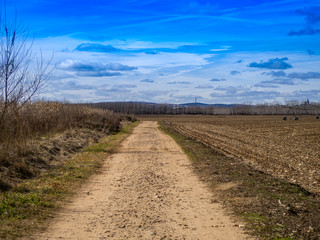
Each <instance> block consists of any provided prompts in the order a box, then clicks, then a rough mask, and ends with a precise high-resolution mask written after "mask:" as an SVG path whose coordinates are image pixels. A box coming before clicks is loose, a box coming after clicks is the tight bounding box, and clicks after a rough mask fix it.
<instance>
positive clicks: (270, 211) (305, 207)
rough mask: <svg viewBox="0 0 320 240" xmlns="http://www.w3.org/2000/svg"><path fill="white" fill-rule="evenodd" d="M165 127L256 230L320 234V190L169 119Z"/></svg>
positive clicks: (265, 235)
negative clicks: (275, 173) (231, 153)
mask: <svg viewBox="0 0 320 240" xmlns="http://www.w3.org/2000/svg"><path fill="white" fill-rule="evenodd" d="M160 126H161V129H162V130H163V131H164V132H165V133H167V134H168V135H170V136H171V137H172V138H173V139H174V140H175V141H176V142H177V143H178V144H179V145H180V146H181V148H182V149H183V150H184V152H185V153H186V154H187V155H188V156H189V158H190V159H191V161H192V164H193V167H194V171H195V172H196V173H197V174H198V176H199V177H200V179H201V180H203V181H205V182H207V183H208V184H209V186H210V187H211V190H212V191H213V193H214V195H215V198H216V199H218V201H219V202H221V203H222V204H223V205H224V206H226V207H227V208H229V209H230V210H232V212H234V213H235V214H236V215H237V216H238V217H241V218H242V219H243V220H244V221H245V222H246V224H245V226H246V230H248V231H249V232H250V233H251V234H252V235H254V236H256V237H258V238H260V239H273V240H280V239H282V240H284V239H286V240H290V239H291V240H293V239H314V240H315V239H320V224H319V222H320V196H319V195H317V194H312V193H310V192H308V191H307V190H305V189H304V188H302V187H300V186H299V185H294V184H291V183H289V182H286V181H284V180H280V179H277V178H275V177H272V176H271V175H268V174H266V173H264V172H262V171H257V170H255V169H254V168H252V167H251V166H248V165H246V164H244V163H242V162H240V161H237V160H235V159H232V158H230V157H227V156H225V155H222V154H220V153H218V152H216V151H215V150H214V149H211V148H209V147H207V146H205V145H203V144H201V143H199V142H197V141H196V140H195V139H191V138H188V137H186V136H184V135H181V134H180V133H179V132H177V131H175V130H173V129H172V128H170V125H169V124H166V123H165V122H161V123H160Z"/></svg>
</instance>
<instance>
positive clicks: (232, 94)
mask: <svg viewBox="0 0 320 240" xmlns="http://www.w3.org/2000/svg"><path fill="white" fill-rule="evenodd" d="M226 89H229V90H230V91H225V92H224V93H216V92H214V93H211V94H210V96H211V97H213V98H215V97H226V98H229V99H230V100H232V101H233V102H236V100H237V99H243V98H245V99H246V100H257V99H269V98H272V99H274V98H276V97H279V96H280V92H277V91H256V90H251V89H241V88H240V89H237V91H235V90H234V89H233V87H230V88H226Z"/></svg>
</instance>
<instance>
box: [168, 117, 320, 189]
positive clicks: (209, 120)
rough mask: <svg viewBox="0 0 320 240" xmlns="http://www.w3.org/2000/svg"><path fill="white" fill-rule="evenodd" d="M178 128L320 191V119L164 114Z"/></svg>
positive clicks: (275, 173) (229, 153)
mask: <svg viewBox="0 0 320 240" xmlns="http://www.w3.org/2000/svg"><path fill="white" fill-rule="evenodd" d="M166 119H167V121H168V122H170V124H171V125H172V127H173V128H174V129H175V130H177V131H178V132H180V133H182V134H184V135H186V136H189V137H191V138H193V139H196V140H198V141H200V142H201V143H203V144H205V145H207V146H210V147H212V148H214V149H215V150H218V151H220V152H221V153H223V154H226V155H228V156H232V157H233V158H236V159H239V160H241V161H244V162H245V163H247V164H249V165H252V166H253V167H254V168H255V169H257V170H261V171H263V172H266V173H269V174H271V175H273V176H276V177H280V178H283V179H286V180H288V181H289V182H291V183H295V184H299V185H301V186H302V187H304V188H306V189H307V190H308V191H310V192H314V193H320V174H319V171H318V170H319V169H320V162H319V159H320V144H319V142H320V121H319V120H317V119H315V116H302V117H300V119H299V120H298V121H295V120H293V119H292V118H291V119H289V120H287V121H283V120H282V117H280V116H183V117H182V116H180V117H166Z"/></svg>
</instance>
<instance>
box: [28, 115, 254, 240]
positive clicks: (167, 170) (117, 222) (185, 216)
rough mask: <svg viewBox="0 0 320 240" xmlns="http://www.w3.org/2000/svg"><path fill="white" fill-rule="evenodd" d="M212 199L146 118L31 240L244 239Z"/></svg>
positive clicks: (184, 159)
mask: <svg viewBox="0 0 320 240" xmlns="http://www.w3.org/2000/svg"><path fill="white" fill-rule="evenodd" d="M212 198H213V197H212V194H211V193H210V192H209V190H208V189H207V188H206V187H205V185H204V184H203V183H201V182H200V181H199V180H198V178H197V177H196V176H195V175H194V173H193V172H192V170H191V164H190V163H189V160H188V158H187V157H186V155H185V154H184V153H183V152H182V150H181V149H180V147H179V146H178V145H177V144H176V143H175V142H174V140H173V139H172V138H170V137H169V136H167V135H165V134H164V133H162V132H161V131H160V130H159V129H158V127H157V123H156V122H148V121H146V122H142V123H141V124H140V125H139V126H138V127H136V128H135V130H134V131H133V133H132V135H130V136H129V137H128V138H127V139H126V140H125V141H124V142H123V144H122V145H121V146H120V148H119V150H118V152H117V153H115V154H113V155H111V156H110V157H109V158H108V159H107V160H106V163H105V165H104V167H103V168H102V170H101V173H100V174H98V175H96V176H94V177H92V178H91V180H90V181H89V182H88V184H86V185H85V186H83V188H82V190H81V192H80V193H79V194H78V195H77V196H76V198H75V199H73V200H72V202H70V204H69V205H68V206H66V207H65V208H64V209H62V210H61V211H60V212H59V213H58V214H57V217H56V218H55V219H53V220H52V222H51V224H50V227H49V229H48V230H47V232H45V233H42V234H40V235H39V234H38V235H36V236H33V238H31V239H49V240H53V239H99V240H100V239H226V240H227V239H228V240H231V239H236V240H240V239H248V238H249V237H248V236H247V235H245V234H244V233H243V231H242V229H241V228H239V227H237V226H236V225H235V223H234V222H233V221H232V220H231V219H230V218H229V217H228V216H227V215H226V213H225V211H224V210H223V208H222V206H221V205H219V204H218V203H212Z"/></svg>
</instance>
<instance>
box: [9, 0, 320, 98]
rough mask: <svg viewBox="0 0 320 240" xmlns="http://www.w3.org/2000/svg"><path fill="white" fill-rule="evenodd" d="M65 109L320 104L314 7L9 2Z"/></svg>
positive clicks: (214, 1) (133, 0)
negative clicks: (110, 104) (47, 65)
mask: <svg viewBox="0 0 320 240" xmlns="http://www.w3.org/2000/svg"><path fill="white" fill-rule="evenodd" d="M14 9H16V11H17V16H18V20H19V21H22V22H23V24H24V25H25V26H27V27H28V29H29V36H34V43H33V48H34V49H35V50H34V51H38V49H40V48H41V50H42V52H43V56H44V58H46V59H50V58H51V56H52V54H54V57H53V60H52V64H53V65H55V70H54V72H53V75H52V77H51V79H49V80H48V82H47V84H46V86H45V88H44V89H42V92H41V96H42V97H45V98H46V99H50V100H69V101H72V102H100V101H148V102H158V103H185V102H193V101H194V99H195V98H197V99H198V101H199V102H204V103H266V102H279V103H284V102H286V101H288V100H299V101H302V100H305V99H307V98H308V99H310V101H314V102H319V101H320V44H319V43H320V0H312V1H311V0H303V1H302V0H279V1H272V0H271V1H270V0H246V1H239V0H175V1H172V0H112V1H111V0H110V1H109V0H90V1H88V0H77V1H74V0H69V1H63V0H45V1H44V0H28V1H25V0H7V12H8V15H9V18H10V17H12V16H13V14H12V13H14V11H15V10H14Z"/></svg>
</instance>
